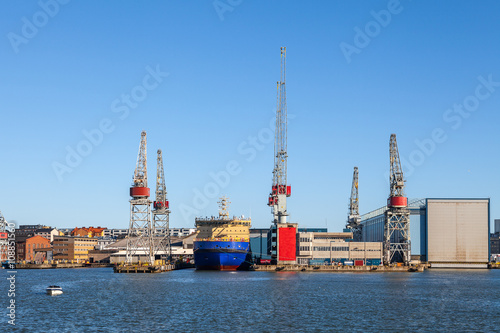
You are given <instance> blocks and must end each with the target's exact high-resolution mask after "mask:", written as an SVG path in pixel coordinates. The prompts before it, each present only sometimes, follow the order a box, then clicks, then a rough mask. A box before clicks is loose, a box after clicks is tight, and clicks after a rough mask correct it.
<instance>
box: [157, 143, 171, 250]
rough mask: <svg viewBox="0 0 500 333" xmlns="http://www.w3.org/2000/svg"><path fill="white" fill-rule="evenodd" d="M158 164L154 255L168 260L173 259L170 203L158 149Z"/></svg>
mask: <svg viewBox="0 0 500 333" xmlns="http://www.w3.org/2000/svg"><path fill="white" fill-rule="evenodd" d="M157 153H158V158H157V164H156V197H155V198H156V200H155V201H154V202H153V235H154V237H153V243H154V253H155V254H160V255H162V254H164V255H165V257H166V259H167V260H170V259H171V255H172V253H171V243H170V227H169V217H170V210H169V203H168V199H167V187H166V186H165V173H164V171H163V157H162V152H161V149H158V151H157Z"/></svg>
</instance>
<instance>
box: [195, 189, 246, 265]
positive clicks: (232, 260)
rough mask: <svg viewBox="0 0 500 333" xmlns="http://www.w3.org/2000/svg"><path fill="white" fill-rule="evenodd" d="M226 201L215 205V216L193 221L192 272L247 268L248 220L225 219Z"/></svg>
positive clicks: (222, 200)
mask: <svg viewBox="0 0 500 333" xmlns="http://www.w3.org/2000/svg"><path fill="white" fill-rule="evenodd" d="M229 203H230V202H229V201H228V198H226V197H222V198H220V201H219V206H220V209H219V216H212V217H205V218H196V219H195V223H196V228H197V236H196V239H195V241H194V247H193V251H194V260H195V266H196V269H211V270H244V269H248V268H249V267H250V262H249V259H250V238H249V237H250V226H251V219H250V218H248V219H246V218H245V217H243V216H241V217H236V216H233V217H232V218H230V217H229V212H228V210H227V207H228V205H229Z"/></svg>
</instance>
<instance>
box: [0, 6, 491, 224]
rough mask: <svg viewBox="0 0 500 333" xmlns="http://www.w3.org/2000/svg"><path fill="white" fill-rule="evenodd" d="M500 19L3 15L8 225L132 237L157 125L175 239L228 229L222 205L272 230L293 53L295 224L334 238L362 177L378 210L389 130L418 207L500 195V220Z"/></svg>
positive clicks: (474, 15)
mask: <svg viewBox="0 0 500 333" xmlns="http://www.w3.org/2000/svg"><path fill="white" fill-rule="evenodd" d="M44 8H45V9H44ZM499 12H500V3H498V2H497V1H482V2H480V3H478V2H472V1H469V2H464V1H440V2H434V1H418V2H417V1H408V0H401V1H399V2H397V1H316V2H312V3H309V2H305V1H303V2H299V1H272V2H264V1H248V0H243V1H238V0H232V1H229V0H220V1H190V2H187V1H148V2H138V1H134V2H133V1H106V2H100V1H62V0H61V1H60V2H56V1H55V0H41V1H40V2H36V1H24V2H18V1H6V2H4V3H3V10H2V11H1V13H0V31H1V35H2V38H1V39H0V49H1V54H2V60H3V66H1V67H0V77H1V78H2V80H0V97H1V100H2V103H1V106H0V114H1V118H0V119H1V121H0V152H1V156H2V163H1V165H2V166H1V169H0V170H1V173H2V176H3V177H2V184H1V191H0V210H1V211H2V213H3V214H4V216H5V217H6V219H8V220H16V221H17V222H18V223H19V224H38V223H40V224H46V225H51V226H56V227H74V226H88V225H93V226H97V225H99V226H106V227H109V228H126V227H128V223H129V209H130V204H129V195H128V193H129V192H128V191H129V187H130V184H131V181H132V175H133V171H134V168H135V163H136V159H137V153H138V148H139V139H140V133H141V131H142V130H145V131H147V134H148V157H149V159H148V162H149V163H148V165H149V168H148V173H149V176H150V180H149V185H150V187H151V190H152V192H154V177H155V174H156V150H157V149H162V151H163V158H164V168H165V176H166V184H167V190H168V196H169V200H170V202H171V210H172V213H171V216H170V221H171V226H172V227H193V226H194V217H195V216H205V215H213V214H216V212H217V203H216V202H217V197H218V196H219V195H222V194H225V195H227V196H229V197H230V200H231V202H232V204H231V207H230V211H231V213H233V214H237V215H240V214H244V215H246V216H248V215H251V217H252V221H253V226H254V227H263V228H264V227H268V226H269V225H270V223H271V211H270V208H269V207H268V206H267V205H266V202H267V197H268V194H269V191H270V189H271V180H272V168H273V142H272V140H269V134H270V133H272V130H273V128H272V125H270V124H271V123H272V121H273V117H274V112H275V109H276V81H277V80H279V75H280V47H281V46H286V47H287V98H288V99H287V102H288V113H289V115H290V119H289V127H288V138H289V139H288V154H289V158H288V181H289V183H290V184H291V185H292V196H291V197H290V198H289V201H288V211H289V213H290V219H289V220H291V221H293V222H298V223H299V224H300V225H301V226H304V227H325V226H327V227H328V228H329V229H330V230H331V231H340V230H341V229H342V228H343V227H344V225H345V220H346V217H347V208H348V206H347V205H348V200H349V195H350V188H351V181H352V172H353V167H354V166H358V167H359V178H360V179H359V180H360V184H359V196H360V210H361V213H366V212H369V211H371V210H374V209H376V208H379V207H381V206H382V205H384V204H385V202H386V199H387V196H388V193H389V186H388V169H389V156H388V155H389V152H388V150H389V137H390V134H391V133H396V134H397V139H398V144H399V151H400V155H401V158H402V159H403V160H404V161H405V162H404V166H403V168H404V171H405V178H406V180H407V187H406V194H407V196H408V197H410V198H417V197H458V198H461V197H481V198H482V197H487V198H491V220H493V219H494V218H500V206H499V202H500V194H499V188H500V173H499V172H498V165H500V157H499V156H500V155H499V153H498V148H499V143H500V134H499V133H498V130H497V128H498V123H499V120H500V115H499V105H500V68H499V66H498V64H499V63H498V61H499V59H500V44H499V40H500V21H499V20H498V13H499ZM460 108H461V109H460ZM85 133H87V135H86V134H85ZM89 133H90V134H89ZM88 137H90V138H91V139H89V138H88ZM92 140H93V142H91V141H92ZM70 151H75V152H77V153H78V151H80V153H81V154H79V157H76V158H75V156H72V157H70V158H68V155H71V153H69V152H70ZM68 161H69V163H68ZM229 171H230V172H231V173H229ZM214 175H215V176H214ZM214 177H215V178H216V179H217V180H218V181H215V180H214ZM198 191H199V192H201V193H203V192H205V191H208V192H207V193H208V194H209V195H208V196H207V195H204V194H201V195H197V194H196V193H198ZM201 197H203V198H204V199H203V198H201Z"/></svg>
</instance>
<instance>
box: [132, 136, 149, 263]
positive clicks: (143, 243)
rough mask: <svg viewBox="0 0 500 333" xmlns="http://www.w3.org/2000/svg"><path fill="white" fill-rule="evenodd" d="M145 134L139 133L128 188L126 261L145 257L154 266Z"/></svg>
mask: <svg viewBox="0 0 500 333" xmlns="http://www.w3.org/2000/svg"><path fill="white" fill-rule="evenodd" d="M146 146H147V141H146V132H145V131H142V133H141V143H140V145H139V154H138V156H137V164H136V167H135V171H134V176H133V183H132V187H131V188H130V196H131V199H130V224H129V229H128V238H127V252H126V260H127V263H128V264H131V263H132V259H133V256H134V255H138V256H139V257H141V256H145V257H146V261H147V262H148V263H149V264H150V265H153V264H154V259H155V258H154V246H153V230H152V224H151V201H150V200H149V194H150V191H149V187H148V171H147V151H146Z"/></svg>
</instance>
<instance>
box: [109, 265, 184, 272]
mask: <svg viewBox="0 0 500 333" xmlns="http://www.w3.org/2000/svg"><path fill="white" fill-rule="evenodd" d="M186 268H194V264H190V263H176V264H165V265H155V266H150V265H141V264H131V265H116V266H114V268H113V271H114V272H115V273H163V272H169V271H173V270H178V269H186Z"/></svg>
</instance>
